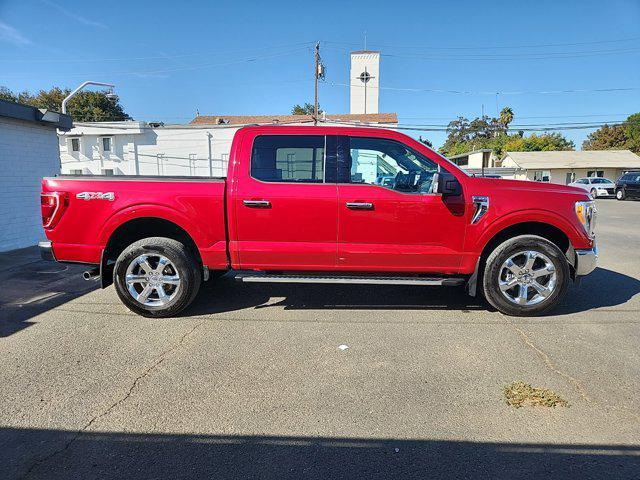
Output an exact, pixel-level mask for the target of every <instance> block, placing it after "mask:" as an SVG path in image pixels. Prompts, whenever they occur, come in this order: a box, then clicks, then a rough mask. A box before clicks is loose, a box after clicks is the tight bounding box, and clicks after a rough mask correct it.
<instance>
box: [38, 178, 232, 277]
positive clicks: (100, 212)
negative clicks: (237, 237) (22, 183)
mask: <svg viewBox="0 0 640 480" xmlns="http://www.w3.org/2000/svg"><path fill="white" fill-rule="evenodd" d="M225 189H226V182H225V179H224V178H209V177H206V178H194V177H161V176H145V177H140V176H82V175H77V176H74V175H61V176H57V177H49V178H45V179H43V181H42V192H43V193H48V192H60V194H61V199H62V200H61V203H66V206H64V205H62V206H61V208H63V209H64V213H63V214H62V216H61V217H60V220H59V222H58V223H57V224H56V225H55V227H54V228H51V229H47V231H46V233H47V237H48V238H49V240H51V241H52V244H53V254H54V255H55V258H56V259H57V260H59V261H70V262H81V263H93V264H98V263H100V261H101V254H102V251H103V250H104V248H105V247H106V244H107V241H108V240H109V237H111V235H112V234H113V232H114V231H115V230H116V229H118V228H127V227H126V225H127V224H128V225H129V226H135V224H134V223H129V222H135V221H137V222H140V221H144V219H149V218H154V219H157V220H154V221H159V222H162V221H163V220H165V221H167V222H172V223H173V224H175V225H178V226H179V227H180V228H182V229H183V230H184V231H185V232H186V233H188V234H189V236H190V237H191V238H192V239H193V241H194V242H195V244H196V246H197V248H198V250H199V252H200V255H201V257H202V261H203V264H204V265H206V266H208V267H210V268H212V269H215V268H224V267H226V265H227V263H228V259H227V248H226V233H225V230H226V225H225V223H226V220H225Z"/></svg>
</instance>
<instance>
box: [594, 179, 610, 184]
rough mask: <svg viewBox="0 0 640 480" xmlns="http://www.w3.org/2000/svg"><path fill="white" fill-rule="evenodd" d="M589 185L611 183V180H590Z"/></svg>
mask: <svg viewBox="0 0 640 480" xmlns="http://www.w3.org/2000/svg"><path fill="white" fill-rule="evenodd" d="M591 183H613V182H612V181H611V180H607V179H606V178H592V179H591Z"/></svg>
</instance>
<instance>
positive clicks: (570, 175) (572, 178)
mask: <svg viewBox="0 0 640 480" xmlns="http://www.w3.org/2000/svg"><path fill="white" fill-rule="evenodd" d="M575 180H576V174H575V173H574V172H567V174H566V176H565V179H564V183H565V184H566V185H569V184H570V183H573V182H574V181H575Z"/></svg>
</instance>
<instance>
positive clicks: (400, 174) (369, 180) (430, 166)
mask: <svg viewBox="0 0 640 480" xmlns="http://www.w3.org/2000/svg"><path fill="white" fill-rule="evenodd" d="M349 142H350V144H349V149H348V150H347V149H345V152H344V154H345V155H346V157H347V158H346V161H345V162H341V163H339V165H338V181H339V182H341V183H364V184H369V185H378V186H380V187H385V188H389V189H391V190H397V191H399V192H404V193H430V192H431V184H432V181H433V176H434V174H435V173H436V172H437V171H438V164H437V163H435V162H433V161H432V160H430V159H428V158H427V157H425V156H424V155H422V154H420V153H418V152H416V151H414V150H412V149H411V148H409V147H407V146H406V145H404V144H402V143H400V142H396V141H394V140H387V139H383V138H370V137H351V138H350V139H349ZM347 169H348V170H347Z"/></svg>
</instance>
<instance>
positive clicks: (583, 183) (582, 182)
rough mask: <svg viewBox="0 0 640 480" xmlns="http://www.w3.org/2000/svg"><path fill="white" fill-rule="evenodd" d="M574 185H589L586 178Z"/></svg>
mask: <svg viewBox="0 0 640 480" xmlns="http://www.w3.org/2000/svg"><path fill="white" fill-rule="evenodd" d="M576 183H580V184H582V185H587V184H588V183H589V180H587V179H586V178H581V179H580V180H578V181H577V182H576Z"/></svg>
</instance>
